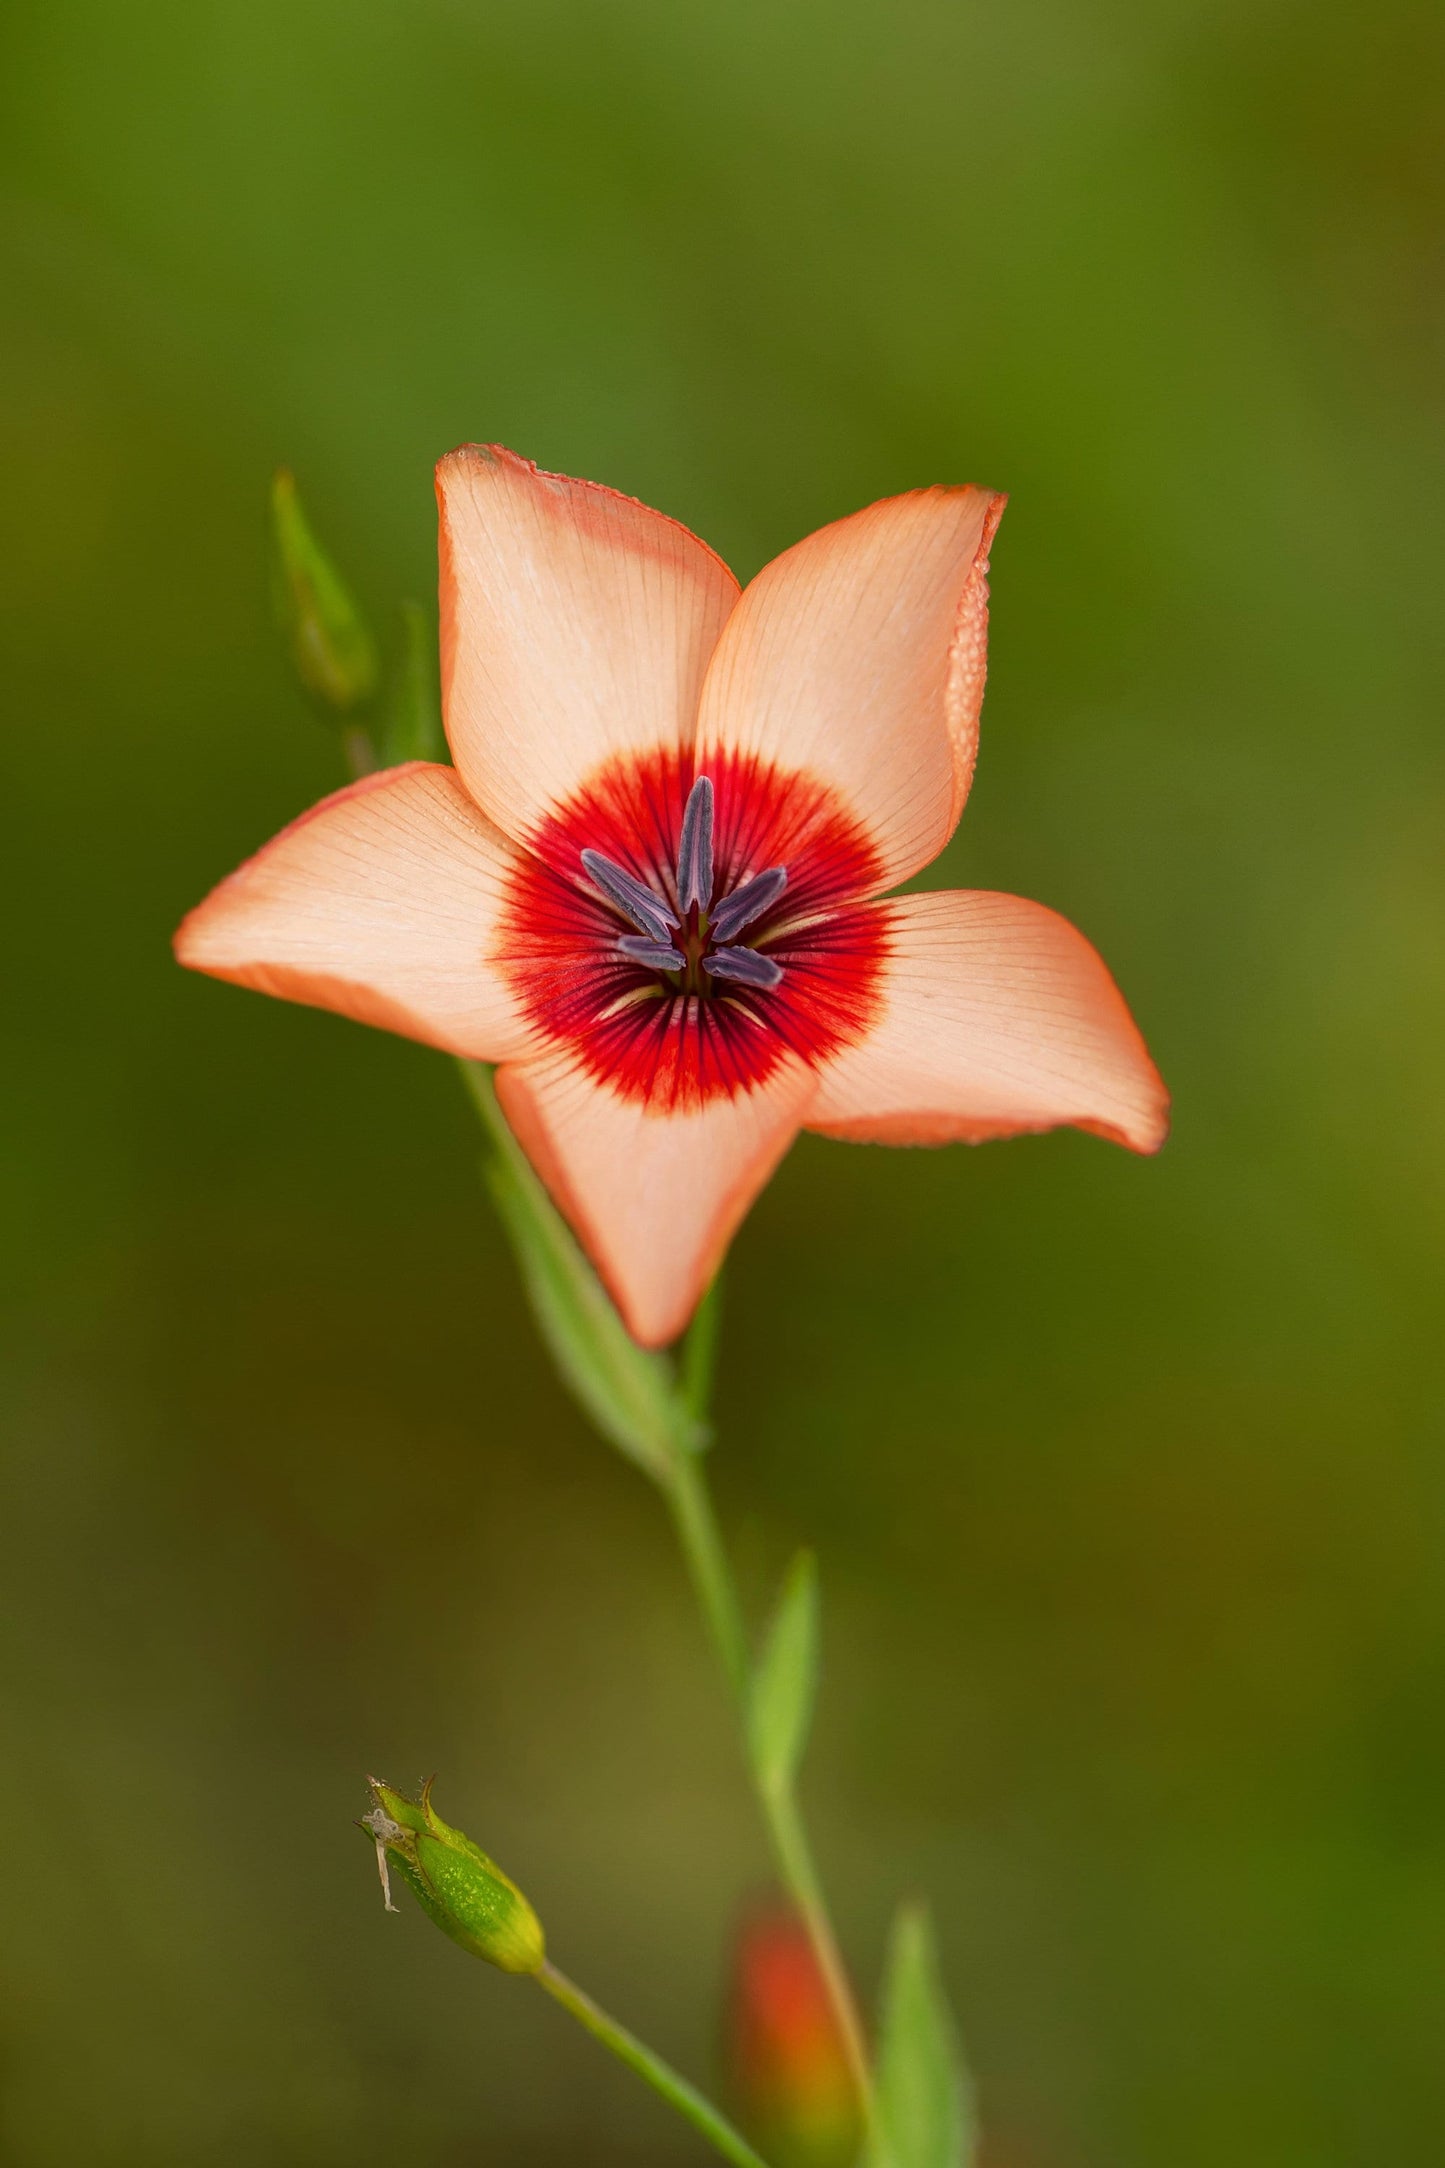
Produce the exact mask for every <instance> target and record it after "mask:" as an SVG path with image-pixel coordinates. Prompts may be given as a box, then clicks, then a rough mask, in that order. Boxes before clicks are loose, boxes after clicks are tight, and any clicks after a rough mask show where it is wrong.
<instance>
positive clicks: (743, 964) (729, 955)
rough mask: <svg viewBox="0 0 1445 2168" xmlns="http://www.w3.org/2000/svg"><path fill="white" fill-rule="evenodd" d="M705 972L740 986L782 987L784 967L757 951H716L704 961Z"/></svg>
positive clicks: (735, 949)
mask: <svg viewBox="0 0 1445 2168" xmlns="http://www.w3.org/2000/svg"><path fill="white" fill-rule="evenodd" d="M702 967H703V970H704V971H708V972H711V974H712V976H713V977H714V978H715V979H736V980H737V982H738V984H739V985H740V986H781V985H782V983H783V967H782V965H781V964H775V963H774V962H773V959H772V957H771V956H760V955H759V954H758V952H757V950H756V949H750V948H723V949H714V950H713V952H712V954H711V955H710V956H704V958H703V960H702Z"/></svg>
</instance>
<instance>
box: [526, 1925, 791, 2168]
mask: <svg viewBox="0 0 1445 2168" xmlns="http://www.w3.org/2000/svg"><path fill="white" fill-rule="evenodd" d="M534 1977H535V1979H536V1981H537V1985H538V1986H539V1987H541V1988H545V1990H546V1992H547V1993H548V1994H549V1995H550V1996H551V1997H552V2000H553V2001H554V2002H559V2003H561V2005H562V2008H563V2009H564V2010H566V2011H567V2012H568V2013H569V2014H570V2015H571V2016H572V2017H575V2018H576V2020H577V2022H578V2024H579V2025H581V2026H583V2027H584V2028H585V2029H586V2031H588V2032H590V2033H591V2035H592V2037H593V2039H594V2040H600V2041H601V2042H602V2045H603V2047H605V2048H607V2049H608V2050H609V2051H610V2053H612V2054H613V2055H615V2056H616V2057H617V2060H618V2061H619V2062H620V2063H626V2065H627V2067H628V2069H629V2070H633V2071H636V2073H637V2075H638V2077H639V2078H641V2079H642V2080H643V2082H644V2083H645V2084H647V2085H650V2086H651V2087H652V2090H653V2091H654V2092H655V2093H658V2094H660V2095H661V2097H662V2098H663V2099H664V2100H665V2101H666V2102H667V2103H668V2105H669V2107H673V2108H676V2110H677V2112H678V2114H679V2115H681V2116H685V2117H686V2119H687V2121H688V2122H689V2123H691V2125H692V2127H693V2129H694V2130H697V2131H700V2132H701V2133H702V2135H703V2137H704V2138H706V2139H707V2141H708V2143H709V2145H712V2146H715V2147H716V2149H717V2151H718V2152H719V2153H721V2154H722V2156H723V2158H724V2159H725V2160H730V2161H734V2162H735V2163H736V2164H737V2168H767V2163H766V2161H765V2160H764V2159H763V2157H762V2155H761V2154H760V2153H755V2152H754V2151H753V2149H752V2147H751V2146H750V2145H749V2144H748V2142H747V2140H746V2138H744V2137H741V2136H740V2135H739V2133H738V2132H737V2131H735V2130H734V2129H733V2127H732V2124H731V2123H729V2122H728V2121H727V2119H726V2117H724V2116H722V2115H719V2113H718V2111H717V2109H716V2108H715V2107H714V2106H713V2105H712V2102H711V2101H710V2100H705V2099H704V2098H703V2096H702V2094H701V2093H700V2092H698V2090H697V2088H696V2086H693V2085H689V2084H688V2082H687V2079H686V2078H680V2077H679V2076H678V2074H677V2072H676V2071H675V2070H673V2069H672V2068H670V2066H669V2065H668V2064H667V2063H665V2062H664V2061H663V2060H662V2057H661V2056H660V2055H654V2054H653V2052H652V2050H651V2048H649V2047H644V2045H643V2043H642V2042H641V2041H640V2040H639V2039H638V2038H637V2037H636V2035H635V2034H634V2033H630V2032H629V2031H628V2030H627V2028H626V2026H625V2025H619V2024H618V2022H617V2020H616V2019H615V2018H611V2017H609V2016H608V2015H607V2012H606V2011H605V2010H601V2009H599V2008H598V2006H597V2004H596V2003H595V2002H594V2001H593V2000H592V1997H591V1996H590V1995H584V1994H583V1992H582V1990H581V1988H580V1987H576V1986H574V1985H573V1983H572V1981H571V1980H569V1979H568V1978H567V1976H566V1974H565V1973H562V1972H559V1971H558V1970H557V1967H556V1966H555V1965H553V1964H550V1963H549V1964H544V1965H543V1967H542V1969H541V1971H540V1972H538V1973H537V1974H535V1975H534Z"/></svg>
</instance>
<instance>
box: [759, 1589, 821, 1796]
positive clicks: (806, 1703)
mask: <svg viewBox="0 0 1445 2168" xmlns="http://www.w3.org/2000/svg"><path fill="white" fill-rule="evenodd" d="M817 1690H818V1567H817V1561H816V1560H815V1558H814V1557H813V1554H812V1552H811V1551H799V1553H798V1555H797V1557H796V1558H795V1559H794V1560H793V1563H792V1565H791V1566H790V1567H789V1568H788V1575H787V1579H786V1580H785V1581H784V1583H783V1589H782V1594H781V1595H780V1596H779V1598H778V1607H777V1609H776V1611H775V1612H774V1613H773V1621H772V1624H771V1626H770V1627H769V1628H768V1638H767V1641H766V1643H765V1644H764V1647H763V1652H762V1654H761V1656H760V1657H759V1658H758V1662H757V1667H756V1669H755V1670H754V1672H753V1683H752V1691H751V1693H750V1695H749V1697H748V1746H749V1750H750V1752H751V1754H752V1760H753V1770H754V1773H755V1775H756V1777H757V1780H758V1783H759V1785H760V1786H761V1787H762V1788H763V1790H764V1791H766V1792H768V1793H770V1794H772V1795H774V1796H778V1795H781V1794H786V1793H787V1792H789V1791H790V1790H791V1789H792V1785H793V1780H794V1778H795V1777H796V1775H797V1773H798V1765H799V1763H800V1762H801V1761H802V1758H803V1749H804V1747H805V1746H806V1745H807V1742H808V1730H809V1726H810V1725H811V1723H812V1720H813V1703H814V1700H815V1699H816V1696H817Z"/></svg>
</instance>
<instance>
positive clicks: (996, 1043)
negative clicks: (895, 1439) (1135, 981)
mask: <svg viewBox="0 0 1445 2168" xmlns="http://www.w3.org/2000/svg"><path fill="white" fill-rule="evenodd" d="M437 495H438V499H439V502H440V507H441V655H442V694H443V709H444V714H445V720H446V731H447V738H448V742H449V744H450V747H451V752H452V757H453V760H454V762H455V766H454V767H447V766H443V765H437V764H433V763H430V762H423V761H416V762H411V763H408V764H407V765H406V766H403V767H398V768H392V769H389V770H386V771H384V772H382V773H380V774H377V775H370V776H367V777H365V778H364V779H363V780H362V781H361V782H358V783H354V784H352V785H351V786H350V787H349V788H347V789H345V790H340V791H337V792H336V793H335V794H334V795H333V796H332V797H329V798H327V799H324V800H323V801H322V803H321V804H320V805H318V806H315V807H313V808H312V810H311V811H310V812H309V813H305V814H303V815H302V816H301V818H300V819H299V820H296V821H294V822H293V823H292V824H291V826H290V827H289V828H286V829H283V831H282V832H281V834H280V835H278V836H277V837H275V839H274V840H273V841H272V842H270V843H268V844H267V845H266V846H265V847H264V848H263V849H262V850H261V851H259V852H258V853H257V855H256V856H255V857H254V858H252V859H250V860H249V861H248V862H247V863H246V864H245V865H243V866H242V867H241V868H240V869H239V871H238V872H236V873H233V874H232V875H231V876H230V878H229V879H228V880H226V881H223V882H222V883H221V885H220V886H219V887H218V888H217V889H215V890H214V891H213V893H212V894H211V895H210V896H209V897H207V899H206V900H205V902H204V903H202V904H201V905H200V906H199V907H198V908H197V909H196V910H194V911H193V912H191V914H190V916H189V917H188V918H187V919H186V920H185V922H184V924H183V925H182V926H181V928H180V931H179V933H178V935H177V937H176V954H177V956H178V957H179V959H180V961H181V962H182V963H183V964H186V965H189V966H190V967H191V968H192V969H194V970H198V971H206V972H209V973H211V974H212V975H213V976H215V977H217V978H224V979H232V980H235V981H236V982H237V983H238V984H240V985H243V986H252V987H257V988H259V989H260V990H261V991H263V992H265V993H270V994H277V995H280V996H282V997H284V998H285V999H288V1000H292V1001H301V1002H308V1003H311V1004H314V1005H316V1006H318V1007H321V1008H328V1009H335V1010H339V1011H340V1012H341V1013H342V1014H343V1015H346V1016H351V1017H355V1018H357V1019H358V1020H359V1021H361V1022H363V1023H368V1024H376V1025H380V1026H381V1027H382V1028H384V1029H386V1030H389V1031H396V1032H401V1033H404V1034H405V1035H407V1036H408V1037H410V1038H414V1039H420V1040H422V1041H424V1042H425V1043H427V1044H428V1045H431V1046H437V1047H442V1048H445V1049H447V1050H448V1051H450V1052H452V1053H455V1054H461V1055H466V1056H471V1057H473V1058H475V1059H478V1060H482V1061H487V1062H495V1063H497V1064H499V1065H500V1066H499V1068H498V1073H497V1090H498V1094H499V1097H500V1099H501V1102H502V1106H503V1108H504V1110H505V1112H506V1115H507V1119H508V1120H509V1122H510V1123H511V1125H512V1127H513V1129H514V1130H515V1132H516V1134H517V1136H518V1138H519V1140H520V1142H521V1144H522V1145H523V1147H524V1149H525V1150H526V1151H527V1153H528V1155H529V1156H530V1158H531V1159H532V1161H533V1163H534V1165H535V1166H536V1168H537V1170H538V1172H539V1173H540V1175H541V1176H542V1178H543V1180H544V1181H545V1182H546V1184H547V1186H548V1188H549V1189H550V1190H551V1192H552V1195H553V1197H554V1198H555V1199H556V1202H557V1204H558V1206H559V1207H560V1209H561V1210H562V1211H563V1212H564V1213H565V1214H566V1216H567V1218H568V1219H569V1220H570V1221H571V1223H572V1225H573V1227H574V1228H575V1229H576V1231H577V1234H578V1236H579V1238H580V1239H581V1241H582V1243H583V1245H584V1246H585V1248H586V1249H587V1251H588V1252H589V1254H590V1255H591V1257H592V1259H593V1261H594V1262H595V1264H596V1265H597V1267H598V1270H599V1271H600V1272H601V1274H602V1276H603V1278H604V1280H605V1281H606V1283H607V1285H608V1287H609V1289H610V1290H611V1292H612V1294H613V1296H614V1297H615V1299H616V1301H617V1303H618V1305H619V1307H620V1309H621V1311H622V1313H623V1316H624V1318H625V1319H626V1321H627V1324H628V1327H629V1329H630V1330H631V1331H632V1332H633V1334H634V1335H635V1336H636V1337H637V1339H638V1340H640V1341H642V1342H643V1343H644V1344H646V1345H648V1346H658V1345H661V1344H663V1343H664V1342H666V1341H668V1340H670V1339H672V1338H673V1337H675V1335H676V1334H677V1333H678V1332H679V1331H681V1329H682V1327H683V1326H684V1325H685V1324H686V1322H687V1319H688V1317H689V1316H690V1314H691V1312H692V1310H693V1308H694V1306H695V1304H696V1302H697V1300H698V1297H699V1295H700V1294H701V1292H702V1290H703V1288H704V1287H705V1286H706V1285H707V1282H708V1280H709V1278H710V1277H711V1275H712V1273H713V1271H714V1270H715V1268H716V1266H717V1264H718V1262H719V1261H720V1259H721V1257H722V1255H723V1252H724V1250H725V1249H726V1246H727V1244H728V1242H729V1240H730V1239H731V1237H732V1235H733V1233H734V1231H735V1229H736V1227H737V1225H738V1222H739V1221H740V1220H741V1218H742V1216H743V1214H744V1213H745V1211H746V1210H747V1208H748V1206H749V1204H750V1203H751V1202H752V1200H753V1198H754V1197H755V1196H756V1195H757V1193H758V1191H759V1190H760V1189H761V1188H762V1186H763V1184H764V1183H765V1182H766V1181H767V1179H768V1177H769V1175H770V1174H771V1173H772V1171H773V1169H774V1168H775V1167H776V1165H777V1164H778V1161H779V1160H780V1159H781V1158H782V1156H783V1154H784V1152H785V1151H786V1150H787V1148H788V1146H789V1144H790V1143H791V1142H792V1140H793V1138H794V1136H795V1135H796V1134H797V1132H798V1130H799V1129H800V1128H807V1129H810V1130H817V1131H820V1132H822V1133H823V1134H824V1135H828V1136H833V1137H843V1138H850V1139H855V1140H860V1141H863V1140H873V1141H876V1142H880V1143H889V1144H941V1143H946V1142H949V1141H951V1140H964V1141H968V1142H976V1141H978V1140H979V1139H982V1138H985V1137H997V1136H1007V1135H1012V1134H1017V1133H1018V1132H1021V1131H1026V1130H1042V1129H1051V1128H1054V1127H1056V1126H1058V1125H1060V1124H1073V1125H1075V1126H1076V1127H1078V1128H1082V1129H1090V1130H1094V1131H1096V1132H1098V1133H1099V1134H1100V1135H1103V1136H1106V1137H1109V1138H1112V1139H1113V1140H1114V1141H1116V1142H1117V1143H1120V1144H1125V1145H1128V1146H1130V1147H1131V1148H1132V1149H1133V1150H1135V1151H1140V1152H1152V1151H1154V1150H1156V1149H1157V1148H1158V1146H1159V1145H1160V1143H1161V1142H1162V1141H1163V1137H1164V1132H1165V1126H1166V1112H1167V1100H1166V1096H1165V1092H1164V1088H1163V1085H1162V1084H1161V1082H1160V1079H1159V1076H1158V1074H1157V1072H1156V1071H1155V1068H1154V1066H1153V1063H1152V1062H1151V1061H1150V1059H1149V1055H1148V1052H1147V1050H1146V1049H1145V1046H1144V1042H1143V1040H1142V1039H1141V1037H1140V1035H1139V1032H1138V1030H1137V1029H1136V1027H1135V1025H1134V1023H1133V1020H1132V1018H1131V1017H1130V1014H1129V1011H1128V1009H1127V1008H1126V1006H1125V1004H1124V1000H1123V997H1122V996H1121V995H1120V993H1119V991H1118V989H1117V987H1116V986H1115V985H1114V982H1113V980H1112V979H1111V978H1110V976H1109V973H1108V971H1107V970H1106V968H1105V966H1104V964H1103V963H1102V961H1101V960H1100V958H1099V956H1098V955H1097V954H1096V952H1095V951H1094V949H1093V948H1092V947H1091V946H1090V945H1089V943H1088V942H1087V941H1086V940H1085V939H1084V938H1083V936H1082V935H1081V934H1079V933H1078V932H1076V931H1075V929H1074V928H1073V927H1072V926H1071V925H1069V924H1068V922H1067V921H1066V920H1064V919H1062V918H1060V917H1058V916H1057V915H1056V914H1055V913H1054V912H1053V911H1050V910H1047V909H1045V908H1044V906H1043V905H1041V904H1037V903H1030V902H1026V901H1024V900H1023V899H1022V898H1020V897H1017V896H1007V895H995V894H989V893H980V892H971V891H964V892H961V893H960V892H949V893H934V894H923V895H910V896H903V897H895V898H891V899H890V898H887V897H886V896H885V892H886V891H887V890H888V889H890V888H892V887H894V886H895V885H896V884H897V883H899V882H901V881H903V880H905V879H906V878H907V877H908V876H909V875H910V874H913V873H916V872H917V871H918V870H919V869H920V868H921V867H923V866H925V865H927V864H928V862H929V861H930V860H931V859H932V858H934V857H935V856H936V854H937V853H938V852H939V851H940V850H941V849H942V848H943V846H944V844H945V843H946V842H947V841H948V839H949V837H950V836H951V835H952V833H953V830H954V828H955V826H956V825H957V822H958V818H959V814H960V813H961V811H962V809H963V804H964V800H965V798H966V797H967V795H968V788H969V783H970V781H971V779H972V774H973V765H974V756H975V752H976V749H977V743H978V717H979V708H980V705H981V702H982V698H983V684H984V667H985V648H986V633H987V623H988V586H987V571H988V550H989V545H990V542H991V541H992V538H993V534H994V530H995V529H996V527H997V525H998V521H999V518H1000V515H1001V514H1002V511H1003V507H1004V499H1003V498H1002V497H1001V496H997V495H994V494H992V493H991V492H989V491H987V490H982V489H971V488H959V489H954V488H934V489H922V490H915V491H913V492H911V493H910V494H908V495H906V496H901V497H893V498H889V499H887V500H885V501H884V502H883V503H880V504H875V505H871V506H869V507H868V509H867V510H865V511H862V512H857V513H854V514H853V515H852V516H851V517H849V518H846V519H841V520H838V521H837V522H836V523H835V524H834V525H832V526H829V527H825V528H823V529H821V530H820V531H819V532H818V533H817V534H814V535H810V536H809V537H808V538H807V539H806V540H805V541H803V542H800V543H798V544H797V545H796V546H795V547H794V548H793V549H790V550H787V551H785V552H784V554H783V555H782V556H781V557H779V558H777V559H775V561H774V562H773V563H772V564H770V565H769V566H767V567H766V569H765V570H764V571H763V572H761V573H760V574H759V575H758V577H757V578H756V579H755V580H754V581H753V582H752V584H751V585H750V586H749V587H748V588H747V589H746V590H744V591H742V592H740V591H739V588H738V583H737V581H736V580H735V579H734V578H733V575H732V574H731V572H729V571H728V569H727V567H726V566H725V565H724V564H723V563H722V562H721V561H720V560H719V559H718V558H717V557H715V556H714V555H713V553H712V551H711V550H709V549H708V548H707V547H706V545H705V544H704V543H702V542H700V541H699V540H698V539H697V538H696V536H694V535H692V534H690V533H689V532H688V531H687V529H686V528H685V527H682V526H679V525H678V524H677V522H676V521H674V520H671V519H668V518H666V517H665V516H664V515H663V514H662V513H659V512H654V511H650V510H649V509H648V508H647V507H646V506H644V505H641V504H638V503H636V502H634V501H633V500H632V499H631V498H628V497H624V496H621V495H619V494H618V493H617V492H616V491H614V490H611V489H606V488H603V487H601V486H600V485H598V484H596V483H592V482H581V481H573V480H570V479H568V478H566V477H564V476H560V475H554V474H547V473H544V472H541V471H540V470H539V469H538V468H536V467H535V466H534V465H532V463H531V462H530V461H528V460H524V459H520V458H518V457H517V456H516V455H515V454H514V453H511V452H508V451H505V450H502V449H501V448H499V447H493V446H480V445H468V446H465V447H463V449H461V450H460V451H456V452H452V453H450V454H449V455H448V456H447V457H446V458H445V459H443V460H442V461H441V463H440V466H439V467H438V470H437Z"/></svg>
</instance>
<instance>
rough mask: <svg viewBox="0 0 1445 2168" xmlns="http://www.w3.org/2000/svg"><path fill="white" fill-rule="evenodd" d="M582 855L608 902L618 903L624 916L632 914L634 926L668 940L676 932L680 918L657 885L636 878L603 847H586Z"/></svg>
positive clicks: (659, 938)
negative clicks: (657, 888)
mask: <svg viewBox="0 0 1445 2168" xmlns="http://www.w3.org/2000/svg"><path fill="white" fill-rule="evenodd" d="M581 855H582V864H583V866H584V867H585V869H586V871H587V873H588V874H589V875H590V876H591V878H592V879H593V880H594V881H595V882H596V883H597V886H598V887H599V888H600V889H601V891H602V893H603V895H604V896H605V897H606V898H607V900H608V902H609V903H615V904H616V906H617V908H618V910H619V911H620V912H621V913H622V915H623V917H624V918H630V919H631V921H632V923H633V925H634V926H637V927H640V929H641V930H642V932H643V933H645V934H650V935H651V936H652V938H653V940H654V941H666V940H667V938H668V936H669V934H673V933H676V931H677V928H678V924H679V921H678V919H677V918H676V917H675V916H674V914H673V913H672V912H671V911H670V910H669V909H668V907H667V905H666V904H665V903H664V902H663V900H662V898H661V896H659V895H658V893H657V891H656V889H655V888H649V887H648V886H647V884H646V882H645V881H639V880H636V879H634V877H633V875H632V874H630V873H628V872H627V871H626V869H625V868H624V867H622V866H619V865H617V864H616V862H615V861H614V860H613V859H611V858H608V857H607V856H606V855H605V854H604V853H603V852H602V851H583V852H582V854H581Z"/></svg>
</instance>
